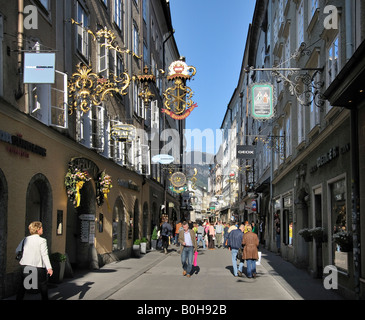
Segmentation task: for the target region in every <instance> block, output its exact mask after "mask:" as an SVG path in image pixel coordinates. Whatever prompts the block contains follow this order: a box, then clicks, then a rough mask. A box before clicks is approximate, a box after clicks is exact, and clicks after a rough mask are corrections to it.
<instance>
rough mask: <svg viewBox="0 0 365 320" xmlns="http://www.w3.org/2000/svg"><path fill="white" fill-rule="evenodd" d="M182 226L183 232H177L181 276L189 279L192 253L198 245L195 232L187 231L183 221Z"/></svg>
mask: <svg viewBox="0 0 365 320" xmlns="http://www.w3.org/2000/svg"><path fill="white" fill-rule="evenodd" d="M182 226H183V230H181V231H180V232H179V243H180V245H181V247H182V250H181V264H182V267H183V275H184V276H187V277H188V278H190V276H191V275H190V273H191V270H192V268H193V259H194V252H195V251H198V245H197V243H196V238H195V232H194V231H193V230H191V229H189V224H188V223H187V222H186V221H184V222H183V224H182ZM241 241H242V239H241Z"/></svg>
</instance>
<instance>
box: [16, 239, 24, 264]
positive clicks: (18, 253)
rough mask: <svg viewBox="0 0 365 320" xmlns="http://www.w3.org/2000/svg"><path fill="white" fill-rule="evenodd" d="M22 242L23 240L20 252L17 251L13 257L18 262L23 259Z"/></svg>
mask: <svg viewBox="0 0 365 320" xmlns="http://www.w3.org/2000/svg"><path fill="white" fill-rule="evenodd" d="M24 240H25V239H23V244H22V250H21V251H18V252H17V254H16V256H15V259H16V260H18V261H20V260H22V258H23V250H24Z"/></svg>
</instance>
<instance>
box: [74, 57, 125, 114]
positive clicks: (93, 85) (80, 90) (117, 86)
mask: <svg viewBox="0 0 365 320" xmlns="http://www.w3.org/2000/svg"><path fill="white" fill-rule="evenodd" d="M123 76H124V78H121V77H120V76H115V75H112V77H111V80H110V79H105V78H102V77H99V76H98V75H97V74H96V73H94V72H92V68H91V66H89V67H88V66H86V65H85V64H82V63H79V64H78V65H77V72H75V73H74V74H73V75H72V77H71V78H70V80H69V82H68V90H69V91H68V92H69V94H68V96H69V99H70V105H69V113H70V114H72V113H73V112H74V110H76V109H77V108H78V107H79V108H80V109H81V111H82V112H84V113H87V112H89V110H90V109H91V106H92V105H94V106H98V105H100V104H101V103H102V101H104V100H105V98H106V96H107V95H109V94H110V95H112V93H113V92H117V93H119V94H120V95H126V94H127V91H126V90H127V88H128V87H129V85H130V82H131V79H130V77H129V75H128V74H127V73H123Z"/></svg>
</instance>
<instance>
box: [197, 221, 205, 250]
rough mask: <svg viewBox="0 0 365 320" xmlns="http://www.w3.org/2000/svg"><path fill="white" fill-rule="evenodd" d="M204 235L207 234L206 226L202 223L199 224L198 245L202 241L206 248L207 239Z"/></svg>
mask: <svg viewBox="0 0 365 320" xmlns="http://www.w3.org/2000/svg"><path fill="white" fill-rule="evenodd" d="M204 235H205V230H204V227H203V226H202V224H201V223H200V224H199V227H198V241H197V245H198V244H199V243H200V241H201V242H202V243H203V249H204V250H205V239H204Z"/></svg>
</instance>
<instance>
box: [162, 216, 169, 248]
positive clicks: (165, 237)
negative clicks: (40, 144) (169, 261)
mask: <svg viewBox="0 0 365 320" xmlns="http://www.w3.org/2000/svg"><path fill="white" fill-rule="evenodd" d="M171 234H172V227H171V224H169V218H168V217H165V223H164V224H163V225H162V227H161V238H162V247H163V250H164V252H165V254H167V248H168V247H169V238H170V236H171Z"/></svg>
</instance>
